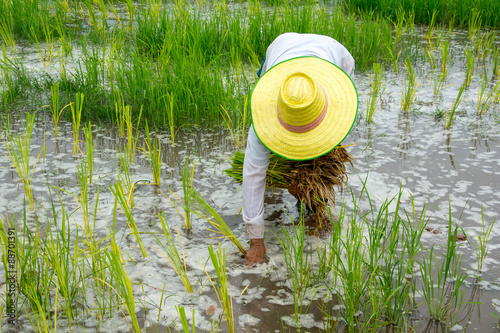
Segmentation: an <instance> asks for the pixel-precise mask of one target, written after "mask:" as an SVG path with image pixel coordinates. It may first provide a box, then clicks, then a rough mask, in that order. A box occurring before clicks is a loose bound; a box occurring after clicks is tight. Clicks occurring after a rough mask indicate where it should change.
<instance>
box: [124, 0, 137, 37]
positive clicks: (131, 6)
mask: <svg viewBox="0 0 500 333" xmlns="http://www.w3.org/2000/svg"><path fill="white" fill-rule="evenodd" d="M125 5H126V6H127V13H128V29H129V32H130V33H132V32H133V30H134V21H135V11H136V5H135V3H134V2H133V1H132V0H125Z"/></svg>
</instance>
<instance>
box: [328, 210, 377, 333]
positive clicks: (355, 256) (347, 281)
mask: <svg viewBox="0 0 500 333" xmlns="http://www.w3.org/2000/svg"><path fill="white" fill-rule="evenodd" d="M341 243H342V250H343V251H341V252H339V253H336V255H337V256H338V258H337V261H336V263H337V267H336V268H335V269H336V270H337V275H338V277H339V279H340V281H341V286H340V288H339V289H340V290H339V293H341V294H342V300H343V305H344V306H345V309H344V311H343V312H342V313H341V316H342V318H343V319H344V320H345V322H346V325H347V326H348V327H349V330H350V331H352V330H354V329H355V327H356V326H357V323H358V322H360V321H361V318H360V317H359V314H360V313H361V311H362V306H363V304H365V302H366V298H367V295H368V291H369V288H370V284H371V283H372V281H373V277H374V273H372V272H370V271H369V270H368V267H367V266H366V265H364V260H363V259H364V253H363V234H362V230H361V226H359V225H358V224H357V222H356V221H355V220H352V221H351V223H350V224H349V225H348V226H347V231H346V236H345V239H342V240H341ZM342 255H343V256H345V259H343V258H342Z"/></svg>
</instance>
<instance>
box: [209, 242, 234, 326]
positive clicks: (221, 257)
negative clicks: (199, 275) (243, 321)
mask: <svg viewBox="0 0 500 333" xmlns="http://www.w3.org/2000/svg"><path fill="white" fill-rule="evenodd" d="M208 253H209V254H210V260H211V261H212V265H213V266H214V270H215V274H216V276H217V281H218V284H217V285H216V284H215V282H214V281H213V280H212V278H211V277H210V274H208V272H207V271H206V269H205V268H204V269H205V273H206V274H207V276H208V279H209V280H210V284H211V285H212V287H213V288H214V290H215V294H216V295H217V299H218V300H219V305H220V306H221V308H222V310H223V312H224V316H225V317H226V322H227V329H228V332H230V333H234V332H235V329H236V327H235V323H234V315H233V296H232V294H231V287H230V285H229V281H228V279H227V275H226V251H225V249H223V248H222V247H221V245H220V243H219V250H218V251H217V253H215V252H214V249H213V247H212V244H210V245H209V246H208Z"/></svg>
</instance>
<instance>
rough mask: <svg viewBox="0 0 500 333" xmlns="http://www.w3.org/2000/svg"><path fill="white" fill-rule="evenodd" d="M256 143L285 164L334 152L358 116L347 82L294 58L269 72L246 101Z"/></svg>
mask: <svg viewBox="0 0 500 333" xmlns="http://www.w3.org/2000/svg"><path fill="white" fill-rule="evenodd" d="M250 109H251V112H252V123H253V127H254V130H255V133H256V134H257V136H258V138H259V139H260V141H261V142H262V143H263V144H264V145H265V146H266V147H267V148H269V149H270V150H271V151H272V152H274V153H275V154H277V155H280V156H282V157H284V158H287V159H290V160H309V159H312V158H316V157H319V156H322V155H324V154H326V153H328V152H329V151H331V150H332V149H333V148H335V147H336V146H337V145H338V144H339V143H340V142H342V140H344V138H345V137H346V136H347V134H349V132H350V130H351V128H352V126H353V124H354V121H355V119H356V114H357V112H358V93H357V91H356V87H355V86H354V84H353V82H352V80H351V78H350V77H349V75H347V74H346V73H345V72H344V71H343V70H342V69H340V68H339V67H337V66H336V65H334V64H333V63H331V62H329V61H326V60H323V59H321V58H316V57H300V58H293V59H290V60H286V61H284V62H281V63H279V64H277V65H275V66H274V67H272V68H271V69H269V70H268V71H267V72H266V73H265V74H264V75H263V76H262V77H261V78H260V79H259V81H258V82H257V84H256V86H255V88H254V90H253V92H252V96H251V99H250Z"/></svg>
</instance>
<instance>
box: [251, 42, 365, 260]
mask: <svg viewBox="0 0 500 333" xmlns="http://www.w3.org/2000/svg"><path fill="white" fill-rule="evenodd" d="M346 73H347V74H346ZM353 74H354V59H353V57H352V56H351V54H350V53H349V51H348V50H347V49H346V48H345V47H344V46H343V45H342V44H340V43H339V42H337V41H336V40H335V39H333V38H331V37H328V36H322V35H315V34H298V33H285V34H282V35H280V36H278V37H277V38H276V39H275V40H274V41H273V42H272V43H271V45H270V46H269V47H268V48H267V52H266V57H265V58H264V62H263V63H262V66H261V68H260V69H259V71H258V72H257V75H258V76H259V77H260V79H259V81H258V82H257V84H256V86H255V88H254V90H253V92H252V96H251V102H250V108H251V113H252V126H251V127H250V130H249V133H248V141H247V147H246V151H245V160H244V163H243V185H242V192H243V221H244V222H245V236H246V237H247V238H248V239H250V248H249V250H248V251H247V254H246V264H247V265H248V266H249V267H250V266H252V265H253V264H255V263H262V262H263V261H264V256H265V253H266V248H265V245H264V217H263V216H264V193H265V189H266V172H267V168H268V165H269V156H270V154H271V152H273V153H275V154H277V155H279V156H281V157H284V158H287V159H290V160H310V159H313V158H317V157H320V156H322V155H324V154H327V153H328V152H330V151H331V150H333V149H334V148H335V147H336V146H337V145H338V144H339V143H340V142H341V141H342V140H343V139H344V138H345V137H346V136H347V134H348V133H349V131H350V129H351V127H352V125H353V123H354V120H355V118H356V113H357V102H358V99H357V93H356V89H355V87H354V85H353V83H352V81H351V78H350V77H351V76H353Z"/></svg>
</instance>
